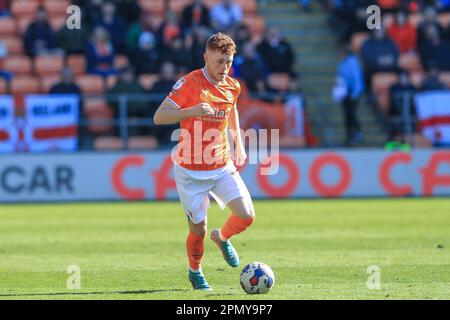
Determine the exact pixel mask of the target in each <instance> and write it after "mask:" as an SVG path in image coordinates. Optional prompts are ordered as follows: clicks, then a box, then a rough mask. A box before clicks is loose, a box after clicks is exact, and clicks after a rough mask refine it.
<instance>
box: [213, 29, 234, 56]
mask: <svg viewBox="0 0 450 320" xmlns="http://www.w3.org/2000/svg"><path fill="white" fill-rule="evenodd" d="M206 48H207V49H210V50H214V51H219V52H220V53H222V54H228V55H232V54H235V53H236V43H234V41H233V39H231V37H230V36H228V35H226V34H224V33H222V32H217V33H214V34H213V35H212V36H210V37H209V39H208V41H206Z"/></svg>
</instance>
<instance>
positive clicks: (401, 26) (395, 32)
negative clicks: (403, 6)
mask: <svg viewBox="0 0 450 320" xmlns="http://www.w3.org/2000/svg"><path fill="white" fill-rule="evenodd" d="M388 35H389V37H390V38H391V39H392V40H393V41H394V42H395V44H396V45H397V47H398V49H399V51H400V53H406V52H410V51H415V50H416V49H417V31H416V28H415V27H414V26H413V25H412V24H411V23H410V22H409V21H408V19H407V15H406V14H405V13H404V12H403V11H398V12H397V14H396V15H395V22H394V23H393V24H392V25H391V26H390V27H389V29H388Z"/></svg>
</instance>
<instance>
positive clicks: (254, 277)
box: [240, 262, 275, 294]
mask: <svg viewBox="0 0 450 320" xmlns="http://www.w3.org/2000/svg"><path fill="white" fill-rule="evenodd" d="M240 280H241V287H242V289H243V290H244V291H245V292H246V293H249V294H256V293H268V292H269V291H270V290H271V289H272V288H273V285H274V284H275V275H274V273H273V271H272V269H271V268H270V267H269V266H268V265H267V264H265V263H262V262H251V263H249V264H247V265H246V266H245V267H244V268H243V269H242V271H241V279H240Z"/></svg>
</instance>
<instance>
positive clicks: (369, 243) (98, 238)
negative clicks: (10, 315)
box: [0, 198, 450, 299]
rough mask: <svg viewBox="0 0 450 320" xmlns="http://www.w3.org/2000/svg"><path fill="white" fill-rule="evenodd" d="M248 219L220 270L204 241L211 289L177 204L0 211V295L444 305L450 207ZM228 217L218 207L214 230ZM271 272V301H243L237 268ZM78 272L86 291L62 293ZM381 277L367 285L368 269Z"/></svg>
mask: <svg viewBox="0 0 450 320" xmlns="http://www.w3.org/2000/svg"><path fill="white" fill-rule="evenodd" d="M255 209H256V214H257V218H256V221H255V224H254V225H253V226H252V227H251V228H250V229H248V230H247V231H246V232H245V233H244V234H241V235H239V236H236V237H235V238H234V239H233V243H234V245H235V247H236V249H237V250H238V252H239V254H240V257H241V266H240V267H239V268H236V269H232V268H230V267H228V266H227V265H226V263H225V262H224V260H223V259H222V256H221V254H220V253H219V250H218V249H217V248H216V247H215V245H214V244H213V243H212V242H211V241H210V240H209V238H207V239H206V240H205V243H206V244H205V256H204V259H203V270H204V272H205V275H206V277H207V280H208V282H209V283H210V285H211V286H212V287H213V288H214V291H213V292H212V293H206V292H194V291H192V290H191V287H190V283H189V282H188V280H187V258H186V255H185V251H186V249H185V238H186V235H187V224H186V219H185V216H184V214H183V213H182V212H181V207H180V205H179V204H178V203H177V202H144V203H111V204H105V203H94V204H92V203H90V204H51V205H0V299H449V298H450V200H447V199H442V198H441V199H386V200H380V199H374V200H291V201H255ZM228 213H229V211H228V210H224V211H221V210H220V209H219V208H218V206H217V205H213V206H212V208H211V209H210V211H209V214H208V224H209V229H210V230H212V229H213V228H215V227H218V226H221V225H222V223H223V222H224V221H225V218H226V216H227V215H228ZM251 261H261V262H265V263H267V264H268V265H270V266H271V267H272V269H273V270H274V272H275V277H276V281H275V286H274V288H273V290H272V291H271V292H270V293H269V294H267V295H246V294H245V293H244V292H243V291H242V290H241V288H240V285H239V273H240V270H241V267H243V266H244V265H245V264H246V263H248V262H251ZM70 265H78V266H79V267H80V270H81V276H80V279H81V288H80V289H68V288H67V285H66V281H67V279H68V277H69V276H70V274H68V273H67V268H68V266H70ZM370 265H377V266H379V267H380V270H381V289H380V290H369V289H368V288H367V285H366V282H367V279H368V277H369V276H370V275H369V274H368V273H367V268H368V267H369V266H370Z"/></svg>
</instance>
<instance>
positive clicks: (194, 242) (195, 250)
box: [186, 232, 204, 271]
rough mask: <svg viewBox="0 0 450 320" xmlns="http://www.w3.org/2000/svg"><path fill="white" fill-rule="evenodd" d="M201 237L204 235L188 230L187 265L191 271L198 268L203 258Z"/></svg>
mask: <svg viewBox="0 0 450 320" xmlns="http://www.w3.org/2000/svg"><path fill="white" fill-rule="evenodd" d="M203 239H204V236H203V237H202V236H199V235H197V234H195V233H193V232H189V234H188V237H187V240H186V248H187V255H188V259H189V266H190V267H191V269H192V270H193V271H196V270H199V269H200V263H201V262H202V258H203Z"/></svg>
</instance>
